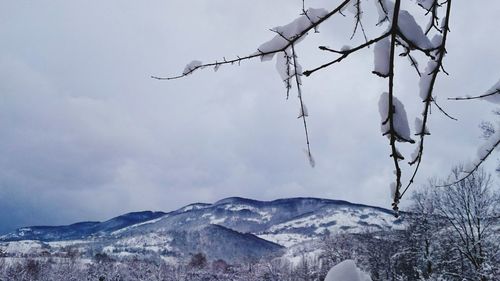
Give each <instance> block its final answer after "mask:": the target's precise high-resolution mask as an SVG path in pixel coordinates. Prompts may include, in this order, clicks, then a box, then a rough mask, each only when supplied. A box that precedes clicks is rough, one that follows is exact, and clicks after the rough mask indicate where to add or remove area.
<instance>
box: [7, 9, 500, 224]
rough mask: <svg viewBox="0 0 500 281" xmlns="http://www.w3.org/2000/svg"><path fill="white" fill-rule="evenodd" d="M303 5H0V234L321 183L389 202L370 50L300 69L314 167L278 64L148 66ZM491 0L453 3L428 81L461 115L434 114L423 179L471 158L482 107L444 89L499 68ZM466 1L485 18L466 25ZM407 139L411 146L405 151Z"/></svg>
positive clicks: (209, 47) (412, 88) (408, 91)
mask: <svg viewBox="0 0 500 281" xmlns="http://www.w3.org/2000/svg"><path fill="white" fill-rule="evenodd" d="M325 3H326V5H327V6H328V5H332V4H331V3H330V2H329V1H328V2H325ZM299 4H300V3H295V4H290V3H289V1H285V0H280V1H275V2H273V3H269V1H253V2H252V1H247V2H234V3H233V2H231V3H228V2H227V1H221V0H217V1H211V2H210V3H208V2H207V3H205V2H203V1H198V2H196V4H193V3H191V2H189V3H188V2H186V1H180V0H174V1H168V2H165V1H149V2H147V3H141V5H137V4H136V3H134V2H132V1H106V2H99V3H97V2H96V3H94V4H91V5H89V4H88V3H87V2H85V3H84V2H82V1H71V2H68V1H55V2H50V3H48V2H45V3H41V2H37V3H29V6H28V4H23V3H10V4H8V5H6V7H4V8H3V9H2V11H0V36H2V43H3V44H2V45H1V46H0V54H1V56H0V79H1V81H0V93H1V101H0V128H1V129H0V131H1V137H0V155H2V157H1V158H0V213H1V214H2V215H1V216H0V232H2V231H7V230H10V229H13V228H14V227H19V226H22V225H33V224H62V223H71V222H75V221H79V220H97V219H98V220H102V219H107V218H109V217H111V216H114V215H119V214H121V213H124V212H127V211H136V210H142V209H153V210H164V211H168V210H172V209H174V208H178V207H180V206H182V205H184V204H188V203H192V202H197V201H204V202H212V201H215V200H218V199H220V198H223V197H227V196H247V197H252V198H256V199H275V198H279V197H291V196H317V197H329V198H335V199H347V200H351V201H355V202H359V203H366V204H375V205H380V206H386V207H387V206H389V204H390V197H389V195H388V190H389V188H388V186H389V182H390V181H391V180H392V166H391V163H390V159H389V157H388V155H389V149H388V143H387V141H386V139H385V138H383V137H382V136H381V135H380V125H379V122H380V120H379V116H378V109H377V106H376V101H377V100H378V97H379V94H380V93H381V92H382V91H384V89H385V81H384V80H382V79H380V78H377V77H375V76H374V75H372V74H371V70H372V61H373V59H372V50H371V49H367V50H365V51H364V52H362V53H360V55H359V56H353V57H350V58H348V59H346V60H345V61H344V62H343V63H342V64H339V65H336V66H334V67H333V68H331V69H329V70H328V71H324V72H320V73H318V74H316V75H313V76H312V77H310V78H307V79H304V93H305V96H304V98H305V101H306V104H307V106H308V108H309V114H310V118H309V119H308V121H309V127H310V134H311V141H312V149H313V153H314V156H315V158H316V162H317V166H316V168H314V169H311V168H310V167H309V166H308V163H307V160H306V158H305V155H304V153H303V152H302V150H303V148H305V140H304V135H303V128H302V124H301V122H300V121H299V120H297V119H296V116H297V114H298V104H297V100H296V98H295V95H296V94H295V92H293V91H292V96H291V97H290V99H289V100H286V99H285V90H284V88H283V85H282V82H281V81H280V79H279V75H278V74H277V73H276V71H275V65H274V62H268V63H261V62H259V61H250V62H245V63H242V65H241V66H224V67H221V69H220V70H219V71H218V72H217V73H213V72H212V71H210V70H204V71H199V72H197V73H195V74H193V75H191V76H190V77H188V78H186V79H181V80H176V81H169V82H160V81H155V80H152V79H150V78H149V76H150V75H163V74H165V75H169V74H176V73H179V72H180V71H182V69H183V68H184V66H185V64H186V63H187V62H189V61H191V60H193V59H200V60H204V61H208V60H210V59H220V58H221V57H222V56H224V55H226V56H228V57H229V56H234V55H237V54H239V55H243V54H246V53H251V52H254V51H255V48H256V47H257V46H258V45H260V44H261V43H262V42H265V41H267V40H269V39H270V38H272V36H274V34H273V33H271V32H267V31H266V30H267V29H268V28H271V27H274V26H276V25H281V24H284V23H287V22H289V21H290V20H292V19H293V18H294V17H296V16H297V15H298V11H299V9H300V7H299V6H300V5H299ZM312 4H316V3H311V5H312ZM317 5H318V6H320V4H319V3H318V4H317ZM454 5H455V4H454ZM489 5H492V8H491V9H486V10H485V9H480V10H478V9H476V8H474V9H469V7H468V6H467V4H466V3H465V2H464V3H456V6H454V9H455V11H456V14H454V17H453V18H452V26H453V31H456V32H452V33H451V35H450V36H451V37H450V47H449V54H448V56H447V58H446V64H447V70H448V71H449V72H450V73H451V76H450V77H449V78H448V77H442V79H440V80H439V83H438V92H437V93H438V101H441V102H442V103H443V104H445V105H446V107H447V108H448V109H449V111H450V112H451V113H453V114H455V115H457V117H459V118H460V122H459V123H456V122H453V121H449V120H447V119H446V118H443V117H442V116H440V115H439V113H438V112H437V111H433V115H432V121H431V122H432V123H431V124H430V130H431V133H432V136H430V137H429V138H428V139H427V142H426V155H425V158H424V168H423V170H422V173H421V175H420V176H419V178H418V181H419V183H425V178H426V177H428V176H431V175H433V174H435V173H437V172H440V171H442V170H444V171H447V170H448V168H449V166H451V165H452V164H454V163H456V162H459V161H462V160H464V159H467V158H468V155H473V154H474V153H475V148H476V146H477V145H478V143H479V142H480V140H479V139H478V136H479V134H480V132H479V130H478V129H477V124H478V123H479V122H480V121H481V120H482V119H487V118H489V117H490V113H489V110H490V109H491V108H492V107H488V105H484V104H481V103H469V104H457V103H451V102H446V101H445V98H446V97H447V96H453V95H458V94H463V91H466V92H467V93H470V92H481V91H484V90H486V89H488V88H489V83H493V82H494V81H496V80H497V79H498V77H497V76H498V70H497V68H498V66H496V65H494V62H496V61H500V57H499V56H500V54H498V52H497V51H496V49H495V48H494V47H493V46H496V45H497V44H495V40H497V38H495V37H491V36H489V35H488V34H495V32H496V30H495V27H494V26H493V25H491V24H490V23H489V22H488V20H489V18H493V17H494V16H495V15H496V14H498V10H499V9H500V5H498V4H489ZM467 13H469V14H470V15H471V16H472V15H481V16H474V17H473V18H474V22H472V23H471V22H470V21H468V20H467V17H466V16H465V15H466V14H467ZM495 13H496V14H495ZM365 19H366V20H367V21H368V22H370V21H371V18H370V16H369V15H366V17H365ZM366 25H367V26H368V25H369V24H366ZM351 26H352V19H351V18H349V17H346V18H343V17H339V18H338V19H335V20H334V22H333V23H329V24H327V25H325V26H322V27H321V28H320V31H321V33H319V34H311V35H310V36H309V37H308V39H310V42H309V43H307V42H306V41H304V42H302V43H301V44H300V45H299V47H298V52H299V60H300V61H301V63H302V65H303V66H304V68H308V67H311V66H314V65H318V64H321V63H324V62H325V60H326V61H327V60H329V59H331V57H330V56H325V54H323V53H322V52H321V51H319V50H317V46H318V45H320V44H323V45H330V46H335V47H341V46H342V45H344V44H346V43H347V44H351V45H354V44H356V43H355V42H361V41H362V38H361V37H360V36H357V37H356V38H355V40H357V41H354V42H348V41H346V40H347V38H348V37H349V36H350V33H351V31H352V30H351ZM477 30H481V32H475V31H477ZM370 32H375V30H372V29H371V28H370ZM467 38H472V40H468V39H467ZM485 41H488V42H490V43H488V44H485V43H484V42H485ZM469 50H478V51H477V52H476V53H475V54H474V55H473V54H471V53H470V52H469ZM479 50H480V51H479ZM406 63H407V62H406V61H404V60H398V67H401V73H403V75H401V76H400V77H398V78H397V79H398V80H397V82H398V83H397V90H398V94H400V97H401V98H402V99H403V100H404V101H405V102H406V103H407V104H408V105H407V106H406V108H407V110H408V114H409V116H416V115H418V114H419V112H420V110H421V108H420V100H419V99H418V89H417V88H416V85H417V81H416V79H414V78H412V77H414V74H413V73H412V72H411V71H413V70H412V69H411V68H410V67H408V66H407V65H406ZM495 71H496V72H495ZM495 75H496V76H495ZM413 104H415V105H416V106H413ZM485 108H486V110H485ZM450 140H452V141H450ZM403 151H404V152H405V153H407V154H408V155H409V154H410V153H411V148H409V147H408V148H404V147H403ZM409 172H410V170H407V171H406V173H409ZM7 214H8V215H7Z"/></svg>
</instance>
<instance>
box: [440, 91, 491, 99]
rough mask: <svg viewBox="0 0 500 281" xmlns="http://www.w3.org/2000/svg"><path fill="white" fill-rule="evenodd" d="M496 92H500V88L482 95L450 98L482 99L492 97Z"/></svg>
mask: <svg viewBox="0 0 500 281" xmlns="http://www.w3.org/2000/svg"><path fill="white" fill-rule="evenodd" d="M496 94H500V89H496V90H495V91H493V92H492V93H488V94H484V95H480V96H474V97H455V98H448V99H449V100H473V99H482V98H486V97H490V96H493V95H496Z"/></svg>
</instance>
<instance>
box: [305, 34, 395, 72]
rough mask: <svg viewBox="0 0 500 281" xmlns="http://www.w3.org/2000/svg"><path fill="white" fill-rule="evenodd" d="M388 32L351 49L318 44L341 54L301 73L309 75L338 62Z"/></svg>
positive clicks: (378, 39) (376, 40) (324, 48)
mask: <svg viewBox="0 0 500 281" xmlns="http://www.w3.org/2000/svg"><path fill="white" fill-rule="evenodd" d="M390 34H391V33H390V32H386V33H384V34H382V35H381V36H379V37H377V38H374V39H372V40H369V41H367V42H365V43H363V44H361V45H359V46H357V47H354V48H351V49H348V50H334V49H330V48H328V47H325V46H320V47H319V49H320V50H323V51H329V52H332V53H337V54H341V55H342V56H340V57H339V58H337V59H335V60H333V61H331V62H328V63H325V64H323V65H321V66H318V67H316V68H314V69H311V70H306V71H304V72H303V74H304V75H305V76H309V75H311V74H313V73H314V72H316V71H318V70H321V69H323V68H326V67H328V66H330V65H332V64H334V63H337V62H340V61H342V60H343V59H345V58H346V57H348V56H349V55H350V54H352V53H354V52H356V51H359V50H361V49H363V48H366V47H368V46H370V45H372V44H374V43H376V42H378V41H380V40H382V39H384V38H385V37H387V36H389V35H390Z"/></svg>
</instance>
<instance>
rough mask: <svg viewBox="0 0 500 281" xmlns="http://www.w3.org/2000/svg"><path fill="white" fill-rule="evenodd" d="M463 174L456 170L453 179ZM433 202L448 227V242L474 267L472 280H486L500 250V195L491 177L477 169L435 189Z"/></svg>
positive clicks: (472, 268) (459, 169)
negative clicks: (448, 184)
mask: <svg viewBox="0 0 500 281" xmlns="http://www.w3.org/2000/svg"><path fill="white" fill-rule="evenodd" d="M462 170H463V168H455V169H454V170H453V173H452V176H451V178H452V179H454V180H456V179H459V177H460V173H461V172H462ZM434 198H435V208H436V214H437V215H439V216H440V217H441V218H443V219H444V220H445V221H446V222H447V223H448V225H449V231H448V233H449V236H448V238H449V239H450V241H451V242H452V244H453V246H454V248H455V249H456V250H457V251H458V252H459V254H460V255H461V256H462V257H464V258H465V260H466V261H468V264H470V265H471V271H472V273H470V274H473V275H474V276H473V277H471V278H480V279H481V280H487V279H488V276H489V274H491V272H490V270H491V264H490V262H492V261H493V263H494V260H497V261H498V254H499V252H498V250H499V246H500V245H499V243H500V241H499V238H500V237H499V236H498V231H499V229H498V228H499V217H500V194H499V192H498V191H497V190H494V189H492V180H491V176H490V175H489V174H487V173H485V172H484V170H482V169H478V170H476V171H474V172H473V173H472V174H471V175H470V176H469V177H467V178H466V179H463V180H460V181H458V182H456V183H454V184H452V185H450V186H448V187H445V188H444V189H443V188H439V189H435V191H434ZM493 266H495V265H493ZM476 280H477V279H476Z"/></svg>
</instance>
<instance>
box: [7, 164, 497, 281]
mask: <svg viewBox="0 0 500 281" xmlns="http://www.w3.org/2000/svg"><path fill="white" fill-rule="evenodd" d="M459 176H460V169H459V168H457V169H455V170H454V171H453V172H452V173H451V174H450V176H449V177H447V178H445V179H442V180H432V181H430V182H429V184H428V185H427V186H426V187H423V188H421V189H419V190H418V191H416V192H414V193H413V195H412V197H411V198H412V199H411V207H410V208H409V209H408V210H407V212H405V213H404V214H403V217H404V222H403V226H404V227H402V228H401V227H400V228H394V229H392V230H376V229H377V228H372V229H371V230H370V228H367V229H366V230H365V231H363V232H349V231H347V230H346V231H337V232H335V233H333V232H330V231H328V230H327V229H325V230H324V231H323V232H322V233H321V234H319V235H318V236H317V239H315V240H312V241H311V242H310V243H302V244H299V246H298V247H296V248H295V250H294V251H295V252H296V253H297V255H296V256H295V257H294V258H291V257H290V256H287V255H283V256H279V255H270V256H268V257H261V258H258V259H244V258H239V259H236V260H233V261H231V262H228V261H227V260H224V259H222V258H217V259H210V258H208V257H207V255H206V254H205V253H203V252H198V253H194V252H193V253H190V254H189V255H187V257H186V258H185V259H179V260H172V259H166V258H162V257H161V256H152V255H150V254H145V253H143V254H141V253H140V252H137V253H136V254H132V255H130V254H129V255H125V256H123V255H122V256H116V255H113V254H112V253H109V252H102V251H98V250H93V252H92V254H91V255H90V256H89V255H88V254H86V255H84V254H83V252H80V251H81V248H78V247H73V246H71V244H68V246H66V247H63V248H60V249H59V250H57V251H55V252H54V251H52V252H51V251H48V250H45V251H42V252H38V253H30V252H29V251H28V252H25V253H18V254H12V253H11V254H9V253H6V252H4V253H3V254H2V258H0V265H1V266H0V280H23V281H24V280H25V281H34V280H54V281H55V280H62V279H64V280H117V281H118V280H123V281H127V280H148V281H153V280H154V281H166V280H172V281H173V280H185V281H188V280H189V281H192V280H207V281H208V280H228V281H229V280H283V281H288V280H289V281H294V280H296V281H299V280H300V281H306V280H307V281H309V280H310V281H313V280H324V278H325V277H326V276H327V273H328V271H329V270H330V269H331V268H332V267H334V266H335V265H338V264H340V263H342V262H344V261H346V260H350V261H351V263H353V264H354V263H355V264H356V265H357V268H359V269H357V268H356V267H352V266H351V267H346V266H343V267H342V268H343V269H342V270H344V271H346V272H351V273H346V274H353V273H352V271H353V270H354V272H357V271H358V270H359V272H358V273H359V274H360V275H359V276H365V277H363V278H369V279H352V280H353V281H358V280H359V281H364V280H370V279H371V280H374V281H375V280H498V279H497V277H498V276H499V275H500V267H499V266H498V264H500V243H499V241H500V234H499V233H500V220H499V217H498V212H499V206H500V204H499V202H500V193H499V192H498V190H497V189H495V188H494V187H493V186H492V179H491V175H489V174H487V173H486V172H484V171H483V170H479V171H477V172H475V173H473V174H472V175H471V176H470V177H468V178H467V179H465V180H462V181H459V182H458V183H455V184H452V185H451V186H448V187H446V188H442V187H441V188H436V186H437V185H439V184H442V183H445V182H447V181H450V180H451V181H452V180H454V179H457V178H458V177H459ZM223 238H224V237H220V240H217V241H213V242H212V243H213V244H220V243H227V241H225V240H224V239H223ZM312 242H313V243H312ZM136 246H139V245H136ZM134 247H135V246H134ZM226 254H227V255H228V257H229V256H230V253H226ZM344 267H345V268H344ZM348 268H351V269H348ZM356 274H357V273H356ZM368 276H369V277H368ZM359 278H361V277H359ZM333 280H335V279H333ZM347 280H349V279H347ZM349 281H350V280H349Z"/></svg>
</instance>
